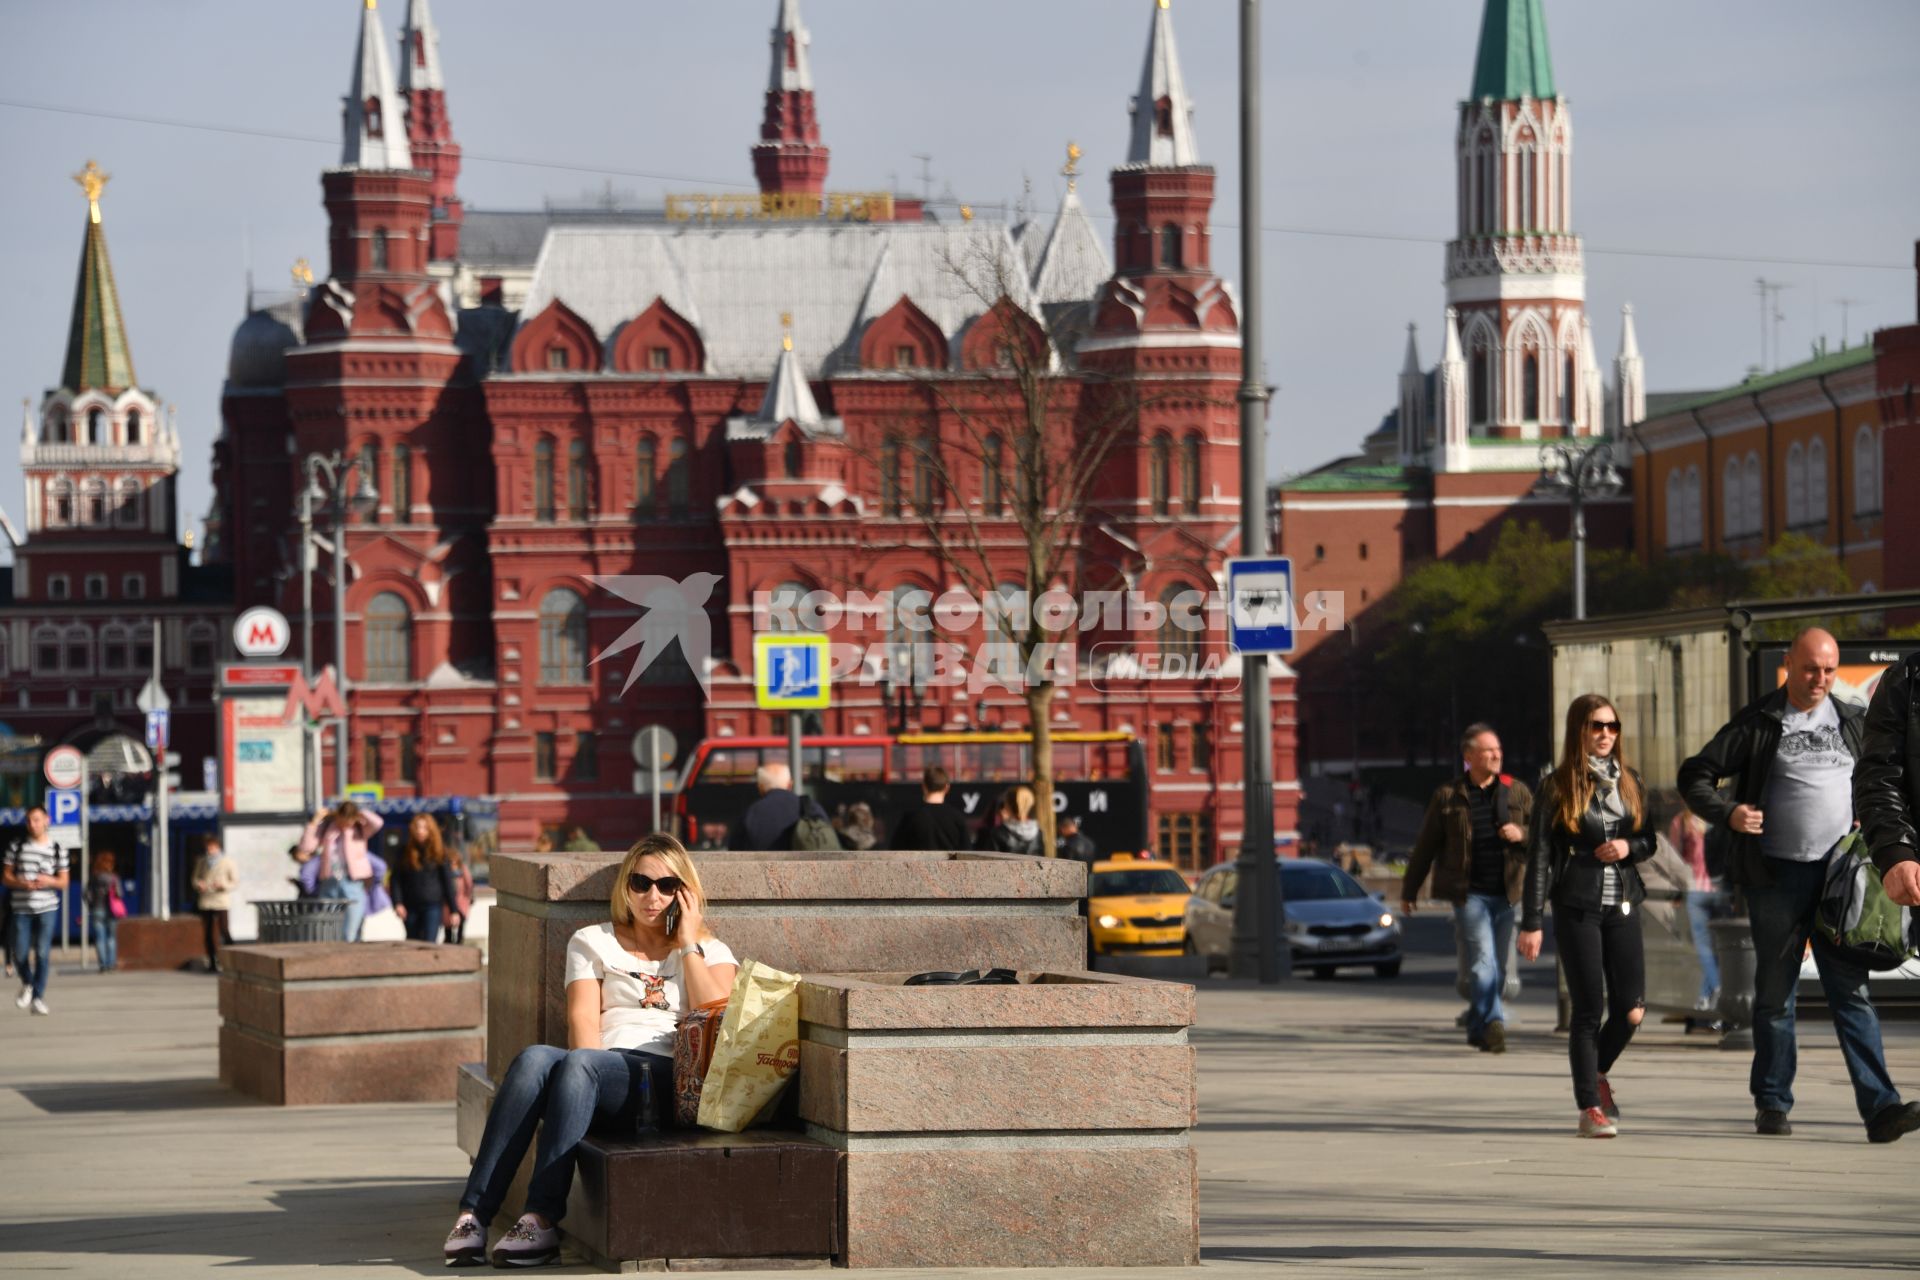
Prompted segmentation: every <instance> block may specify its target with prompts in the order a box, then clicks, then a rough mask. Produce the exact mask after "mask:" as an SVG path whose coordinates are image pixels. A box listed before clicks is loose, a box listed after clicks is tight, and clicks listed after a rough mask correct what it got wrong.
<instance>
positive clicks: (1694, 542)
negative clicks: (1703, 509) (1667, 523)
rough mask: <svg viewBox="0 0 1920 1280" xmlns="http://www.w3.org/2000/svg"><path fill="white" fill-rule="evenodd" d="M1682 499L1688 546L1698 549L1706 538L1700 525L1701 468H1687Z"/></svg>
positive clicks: (1683, 521)
mask: <svg viewBox="0 0 1920 1280" xmlns="http://www.w3.org/2000/svg"><path fill="white" fill-rule="evenodd" d="M1680 499H1681V503H1682V504H1683V506H1682V512H1681V514H1682V516H1683V517H1684V518H1683V520H1682V523H1683V524H1684V525H1686V529H1687V541H1686V545H1687V546H1690V547H1697V546H1699V545H1701V543H1702V542H1704V541H1705V538H1704V536H1703V535H1704V532H1705V530H1704V529H1702V527H1701V524H1700V468H1699V467H1691V466H1690V467H1688V468H1687V479H1686V482H1685V484H1684V485H1683V486H1682V489H1681V495H1680Z"/></svg>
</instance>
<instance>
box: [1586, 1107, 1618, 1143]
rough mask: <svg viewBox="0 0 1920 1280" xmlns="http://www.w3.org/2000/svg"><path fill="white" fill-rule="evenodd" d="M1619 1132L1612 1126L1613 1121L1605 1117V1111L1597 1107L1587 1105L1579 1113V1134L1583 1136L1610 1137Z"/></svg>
mask: <svg viewBox="0 0 1920 1280" xmlns="http://www.w3.org/2000/svg"><path fill="white" fill-rule="evenodd" d="M1619 1132H1620V1131H1619V1130H1618V1129H1616V1128H1614V1127H1613V1121H1611V1120H1609V1119H1607V1113H1606V1112H1604V1111H1602V1110H1601V1109H1600V1108H1598V1107H1588V1108H1587V1109H1586V1110H1585V1111H1582V1112H1581V1113H1580V1136H1581V1137H1583V1138H1611V1137H1613V1136H1614V1135H1615V1134H1616V1133H1619Z"/></svg>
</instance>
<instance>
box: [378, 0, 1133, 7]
mask: <svg viewBox="0 0 1920 1280" xmlns="http://www.w3.org/2000/svg"><path fill="white" fill-rule="evenodd" d="M379 7H380V0H367V8H369V9H378V8H379ZM1160 7H1161V8H1162V9H1164V8H1166V7H1167V5H1166V0H1161V2H1160Z"/></svg>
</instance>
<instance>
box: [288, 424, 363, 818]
mask: <svg viewBox="0 0 1920 1280" xmlns="http://www.w3.org/2000/svg"><path fill="white" fill-rule="evenodd" d="M358 463H359V459H358V458H352V457H348V456H346V455H345V454H343V453H341V452H340V451H339V450H338V449H336V450H334V451H333V452H332V453H310V454H308V455H307V458H306V463H305V467H304V470H305V473H306V483H305V484H304V485H302V486H301V489H300V665H301V668H302V671H303V673H304V674H305V676H306V678H307V679H308V680H309V681H311V680H312V679H313V510H314V508H315V507H316V506H319V505H320V504H322V503H325V504H326V507H327V510H328V514H329V516H330V517H331V519H332V521H333V668H334V677H333V678H334V686H335V687H336V688H337V689H338V690H339V692H340V706H341V708H342V710H343V711H344V710H345V708H346V705H347V510H348V508H349V506H351V508H352V509H353V510H354V511H357V512H359V513H361V514H362V515H364V514H366V513H367V512H369V511H371V510H373V509H374V508H375V507H377V506H379V505H380V494H379V492H378V491H377V490H375V489H374V487H373V477H371V476H369V475H368V474H367V473H366V471H365V469H364V468H360V469H359V470H358V475H359V484H358V486H357V487H356V488H355V489H354V491H353V493H352V495H351V497H349V495H348V493H347V477H348V475H349V473H352V472H354V471H355V470H356V468H357V466H358ZM323 479H324V482H325V483H324V484H323V483H322V481H323ZM333 778H334V790H335V792H336V793H337V794H338V795H340V796H345V795H346V794H347V717H346V716H345V715H342V716H341V717H340V719H339V721H338V722H337V723H336V724H335V726H334V739H333Z"/></svg>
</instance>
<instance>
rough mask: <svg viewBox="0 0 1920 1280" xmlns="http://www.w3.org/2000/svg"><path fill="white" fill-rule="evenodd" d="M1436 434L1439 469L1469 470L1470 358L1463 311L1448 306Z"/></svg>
mask: <svg viewBox="0 0 1920 1280" xmlns="http://www.w3.org/2000/svg"><path fill="white" fill-rule="evenodd" d="M1435 373H1436V376H1435V378H1434V401H1435V410H1436V412H1435V415H1434V417H1435V422H1434V434H1435V435H1436V436H1437V437H1438V438H1439V439H1438V445H1439V448H1438V451H1437V453H1438V456H1437V457H1436V458H1435V462H1434V470H1436V471H1466V470H1469V469H1470V464H1469V462H1468V459H1467V429H1468V423H1467V360H1466V356H1465V355H1464V354H1463V353H1462V351H1461V349H1460V313H1459V312H1458V311H1456V310H1454V309H1453V308H1452V307H1448V308H1447V336H1446V343H1445V345H1444V346H1443V347H1442V348H1441V350H1440V367H1439V369H1438V370H1436V371H1435Z"/></svg>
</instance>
